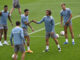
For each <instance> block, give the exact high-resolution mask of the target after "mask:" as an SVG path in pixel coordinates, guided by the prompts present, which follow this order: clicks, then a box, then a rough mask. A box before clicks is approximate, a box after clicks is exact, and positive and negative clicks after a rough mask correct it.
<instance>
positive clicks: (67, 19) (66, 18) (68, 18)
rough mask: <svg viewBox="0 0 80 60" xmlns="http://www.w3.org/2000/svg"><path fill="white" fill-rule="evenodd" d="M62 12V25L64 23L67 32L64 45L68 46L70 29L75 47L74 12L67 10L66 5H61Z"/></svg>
mask: <svg viewBox="0 0 80 60" xmlns="http://www.w3.org/2000/svg"><path fill="white" fill-rule="evenodd" d="M61 7H62V10H61V12H60V15H61V25H62V22H63V23H64V24H63V25H64V31H65V38H66V42H64V44H68V35H67V28H68V27H69V29H70V33H71V36H72V44H73V45H74V44H75V42H74V34H73V31H72V12H71V10H70V9H69V8H66V6H65V3H62V4H61Z"/></svg>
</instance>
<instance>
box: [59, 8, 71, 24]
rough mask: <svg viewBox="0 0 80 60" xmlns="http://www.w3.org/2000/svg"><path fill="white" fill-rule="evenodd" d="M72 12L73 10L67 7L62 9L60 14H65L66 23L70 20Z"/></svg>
mask: <svg viewBox="0 0 80 60" xmlns="http://www.w3.org/2000/svg"><path fill="white" fill-rule="evenodd" d="M70 14H72V12H71V10H70V9H69V8H66V10H61V13H60V15H61V16H63V19H64V24H65V23H66V22H67V21H68V20H69V18H70ZM70 22H71V20H70Z"/></svg>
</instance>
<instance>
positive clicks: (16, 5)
mask: <svg viewBox="0 0 80 60" xmlns="http://www.w3.org/2000/svg"><path fill="white" fill-rule="evenodd" d="M15 8H17V9H18V11H19V14H20V15H21V8H20V3H19V0H13V8H12V9H11V11H10V15H11V14H12V12H13V11H14V9H15Z"/></svg>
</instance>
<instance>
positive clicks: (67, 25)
mask: <svg viewBox="0 0 80 60" xmlns="http://www.w3.org/2000/svg"><path fill="white" fill-rule="evenodd" d="M69 25H72V22H70V23H69V24H66V23H64V26H69Z"/></svg>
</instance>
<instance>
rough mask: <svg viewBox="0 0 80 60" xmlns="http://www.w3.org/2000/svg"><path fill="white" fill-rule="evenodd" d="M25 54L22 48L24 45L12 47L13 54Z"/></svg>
mask: <svg viewBox="0 0 80 60" xmlns="http://www.w3.org/2000/svg"><path fill="white" fill-rule="evenodd" d="M19 51H20V52H25V48H24V45H15V46H14V52H15V53H17V52H19Z"/></svg>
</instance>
